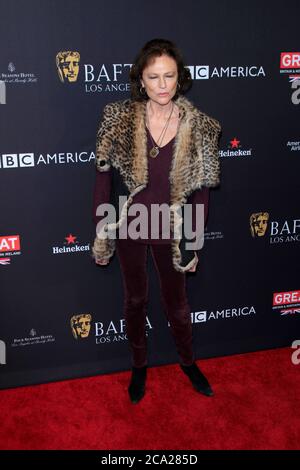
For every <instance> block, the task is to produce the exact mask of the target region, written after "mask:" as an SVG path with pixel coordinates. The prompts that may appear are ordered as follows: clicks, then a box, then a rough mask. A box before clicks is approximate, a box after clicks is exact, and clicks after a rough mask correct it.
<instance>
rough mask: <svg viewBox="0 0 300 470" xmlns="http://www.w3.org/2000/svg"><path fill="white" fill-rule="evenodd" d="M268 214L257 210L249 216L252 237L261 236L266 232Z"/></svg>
mask: <svg viewBox="0 0 300 470" xmlns="http://www.w3.org/2000/svg"><path fill="white" fill-rule="evenodd" d="M268 220H269V214H268V212H257V213H256V214H251V216H250V230H251V235H252V237H253V238H255V237H263V236H264V235H265V233H266V230H267V226H268Z"/></svg>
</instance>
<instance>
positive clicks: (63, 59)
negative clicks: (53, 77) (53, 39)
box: [56, 51, 80, 83]
mask: <svg viewBox="0 0 300 470" xmlns="http://www.w3.org/2000/svg"><path fill="white" fill-rule="evenodd" d="M79 61H80V54H79V52H76V51H60V52H58V54H56V67H57V72H58V76H59V78H60V81H61V82H62V83H65V82H69V83H72V82H76V80H77V77H78V72H79Z"/></svg>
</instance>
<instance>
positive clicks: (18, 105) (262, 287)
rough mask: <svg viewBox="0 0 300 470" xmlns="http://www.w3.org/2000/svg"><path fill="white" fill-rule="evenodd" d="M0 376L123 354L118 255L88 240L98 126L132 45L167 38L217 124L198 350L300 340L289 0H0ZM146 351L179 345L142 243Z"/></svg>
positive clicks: (70, 369)
mask: <svg viewBox="0 0 300 470" xmlns="http://www.w3.org/2000/svg"><path fill="white" fill-rule="evenodd" d="M0 7H1V14H0V22H1V28H0V36H1V41H0V50H1V54H0V101H1V105H0V113H1V115H0V286H1V303H0V310H1V322H0V387H1V388H9V387H15V386H22V385H27V384H34V383H43V382H47V381H48V382H49V381H54V380H61V379H68V378H75V377H84V376H88V375H96V374H104V373H109V372H114V371H121V370H128V369H129V368H130V367H131V361H130V353H129V347H128V341H127V337H126V330H125V324H124V317H123V308H122V306H123V285H122V277H121V272H120V266H119V262H118V258H117V256H116V254H115V255H114V257H113V258H112V260H111V262H110V264H109V265H108V266H107V267H104V268H103V267H100V266H97V265H96V264H95V263H94V261H93V259H92V257H91V243H92V241H93V239H94V236H95V226H94V223H93V220H92V196H93V190H94V183H95V172H96V170H95V142H96V131H97V126H98V123H99V119H100V117H101V114H102V110H103V107H104V105H105V104H107V103H108V102H112V101H116V100H120V99H125V98H128V97H129V96H130V85H129V70H130V66H131V64H132V62H133V60H134V58H135V56H136V54H137V52H138V51H139V49H140V48H141V47H142V46H143V44H144V43H145V42H146V41H148V40H150V39H152V38H155V37H163V38H167V39H171V40H173V41H174V42H175V43H176V44H177V45H178V46H179V48H180V49H181V51H182V53H183V56H184V60H185V64H186V66H187V67H189V69H190V71H191V74H192V78H193V87H192V89H191V90H190V91H189V93H188V95H187V97H188V98H189V99H190V100H191V101H192V102H193V103H194V104H195V105H196V106H197V107H198V108H199V109H201V110H202V111H204V112H205V113H207V114H209V115H210V116H213V117H215V118H216V119H218V120H219V121H220V123H221V124H222V135H221V140H220V150H219V153H220V160H221V184H220V186H219V187H218V188H215V189H212V190H211V191H210V207H209V216H208V223H207V226H206V230H205V242H204V247H203V250H202V252H201V258H200V260H199V264H198V268H197V272H196V273H195V274H194V273H189V274H188V275H187V289H188V297H189V302H190V306H191V319H192V322H193V331H194V345H195V351H196V357H197V359H201V358H210V357H218V356H222V355H230V354H237V353H244V352H250V351H255V350H261V349H266V348H276V347H282V346H291V353H292V349H293V347H295V348H297V347H298V346H299V344H300V328H299V327H300V277H299V261H300V259H299V248H300V207H299V203H300V194H299V174H300V113H299V112H300V52H299V51H300V42H299V33H298V25H297V21H298V18H299V13H300V7H299V4H298V5H297V2H289V4H281V5H280V6H277V7H276V6H275V5H274V4H273V5H272V9H271V10H270V9H269V6H268V4H267V2H266V4H264V2H260V1H258V0H256V1H251V2H250V1H249V2H244V3H241V2H237V1H236V2H235V1H210V2H204V1H199V2H195V1H191V0H187V1H185V2H184V3H182V2H179V1H177V0H175V1H174V0H173V1H169V0H166V1H165V2H159V1H155V0H152V1H151V2H150V1H149V2H148V1H146V2H142V3H141V2H139V1H137V0H133V1H128V2H123V1H121V0H115V1H114V2H113V3H108V2H104V1H100V0H82V1H80V0H72V1H71V0H60V1H58V0H44V1H33V0H27V1H26V2H23V1H16V0H10V1H3V0H1V1H0ZM147 263H148V273H149V282H150V285H149V288H150V300H149V307H148V315H147V326H146V328H147V336H148V347H149V364H150V365H153V366H154V365H160V364H168V363H175V362H177V361H178V356H177V352H176V349H175V344H174V341H173V338H172V336H171V332H170V328H169V325H168V322H167V320H166V317H165V313H164V310H163V307H162V304H161V300H160V289H159V283H158V278H157V275H156V271H155V267H154V265H153V260H152V258H151V255H150V251H149V252H148V261H147Z"/></svg>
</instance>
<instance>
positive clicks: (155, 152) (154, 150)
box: [149, 147, 159, 158]
mask: <svg viewBox="0 0 300 470" xmlns="http://www.w3.org/2000/svg"><path fill="white" fill-rule="evenodd" d="M149 154H150V157H152V158H156V157H157V155H158V154H159V149H158V147H153V148H152V149H151V150H150V152H149Z"/></svg>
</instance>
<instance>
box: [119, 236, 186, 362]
mask: <svg viewBox="0 0 300 470" xmlns="http://www.w3.org/2000/svg"><path fill="white" fill-rule="evenodd" d="M148 247H150V252H151V254H152V257H153V261H154V265H155V268H156V271H157V273H158V276H159V284H160V290H161V292H160V297H161V300H162V303H163V307H164V311H165V314H166V317H167V319H168V321H169V323H170V328H171V333H172V336H173V338H174V341H175V345H176V350H177V353H178V355H179V359H180V363H181V364H183V365H190V364H192V363H193V361H194V353H193V345H192V342H193V340H192V323H191V316H190V306H189V303H188V300H187V294H186V277H185V276H186V275H185V273H180V272H178V271H176V270H175V269H174V267H173V264H172V252H171V245H170V244H160V245H159V244H156V245H155V244H151V245H149V244H146V243H145V244H143V243H139V242H136V241H134V240H131V239H119V238H117V239H116V254H117V256H118V258H119V262H120V267H121V272H122V278H123V286H124V318H125V325H126V333H127V337H128V341H129V347H130V350H131V353H132V365H133V366H135V367H143V366H144V365H146V364H147V336H146V314H147V302H148V274H147V253H148Z"/></svg>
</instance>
